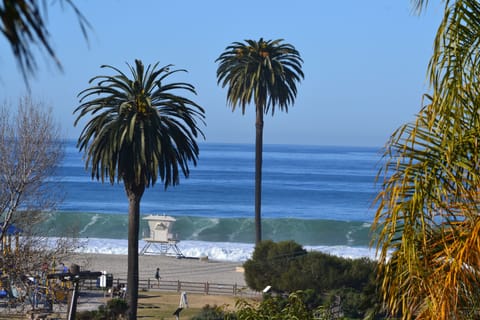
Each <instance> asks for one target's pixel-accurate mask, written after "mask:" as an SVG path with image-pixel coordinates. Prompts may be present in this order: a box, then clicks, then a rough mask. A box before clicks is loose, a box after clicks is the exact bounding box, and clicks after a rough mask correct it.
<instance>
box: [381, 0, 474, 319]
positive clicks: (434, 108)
mask: <svg viewBox="0 0 480 320" xmlns="http://www.w3.org/2000/svg"><path fill="white" fill-rule="evenodd" d="M445 3H446V7H445V15H444V19H443V21H442V23H441V25H440V27H439V29H438V32H437V36H436V39H435V50H434V54H433V57H432V59H431V61H430V70H429V74H430V79H431V83H432V88H433V94H432V96H431V97H429V100H430V101H429V103H428V104H427V105H426V106H425V107H424V109H422V111H421V112H420V113H419V115H418V116H417V121H416V122H415V123H414V124H407V125H405V126H403V127H402V128H400V129H399V130H398V131H397V132H396V133H395V134H394V135H392V138H391V140H390V141H389V143H388V144H387V151H386V153H385V156H386V158H387V163H386V165H385V167H384V169H385V171H384V172H382V173H381V175H382V176H384V181H383V190H382V192H381V193H380V194H379V195H378V198H377V201H378V202H377V203H378V204H379V207H378V210H377V214H376V217H375V224H374V229H375V230H376V231H377V232H378V239H377V240H378V242H377V248H378V250H379V258H380V263H381V265H382V289H383V295H384V298H385V301H386V303H387V306H388V308H389V310H390V311H391V313H392V314H395V315H401V316H402V318H403V319H412V318H415V319H477V318H479V316H480V305H479V302H478V301H480V290H479V288H480V277H479V274H480V273H479V272H480V238H479V237H478V234H479V231H480V218H479V215H478V210H479V204H480V197H479V195H480V194H479V192H480V166H479V164H480V154H479V151H478V150H479V143H480V141H479V140H480V116H479V114H480V103H479V100H478V97H479V91H478V88H479V86H478V78H479V77H478V70H479V68H478V66H479V64H478V62H479V61H480V60H479V58H480V55H479V52H480V51H479V41H478V34H479V33H480V5H479V3H478V2H477V1H446V2H445ZM416 4H417V8H419V9H422V8H423V6H424V5H425V1H420V0H418V1H416Z"/></svg>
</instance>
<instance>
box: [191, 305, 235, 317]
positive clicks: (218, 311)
mask: <svg viewBox="0 0 480 320" xmlns="http://www.w3.org/2000/svg"><path fill="white" fill-rule="evenodd" d="M224 319H229V320H235V319H236V316H235V315H234V314H232V313H229V312H226V311H225V310H224V308H222V307H218V306H216V305H214V306H210V305H208V304H207V305H205V306H204V307H203V308H202V310H201V311H200V313H199V314H197V315H196V316H193V317H192V318H191V320H224Z"/></svg>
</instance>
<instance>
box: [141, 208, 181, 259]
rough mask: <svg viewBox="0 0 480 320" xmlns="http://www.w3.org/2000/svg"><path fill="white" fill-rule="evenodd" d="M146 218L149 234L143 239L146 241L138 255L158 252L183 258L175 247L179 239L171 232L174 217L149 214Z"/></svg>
mask: <svg viewBox="0 0 480 320" xmlns="http://www.w3.org/2000/svg"><path fill="white" fill-rule="evenodd" d="M143 219H144V220H147V222H148V227H149V229H150V235H149V236H148V237H146V238H143V240H144V241H145V242H146V243H145V246H144V247H143V249H142V250H141V251H140V255H147V254H160V255H166V256H176V257H177V258H183V257H184V255H183V254H182V252H181V251H180V249H179V248H178V247H177V243H178V242H179V240H178V239H177V238H176V237H174V236H173V235H172V233H171V230H172V226H173V223H174V222H175V221H176V220H175V218H173V217H170V216H166V215H149V216H146V217H145V218H143Z"/></svg>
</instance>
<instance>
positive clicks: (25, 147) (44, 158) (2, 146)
mask: <svg viewBox="0 0 480 320" xmlns="http://www.w3.org/2000/svg"><path fill="white" fill-rule="evenodd" d="M63 154H64V148H63V143H62V140H61V134H60V127H59V125H58V124H57V123H56V122H55V121H54V119H53V118H52V115H51V110H50V109H48V108H47V107H46V105H45V104H44V103H42V102H35V101H33V100H32V99H31V98H30V97H28V96H25V97H22V98H20V99H19V100H18V104H17V105H16V106H13V105H12V104H11V103H8V102H5V103H3V105H1V106H0V226H1V232H0V239H3V238H4V236H5V234H6V232H7V230H8V228H9V227H10V226H11V225H12V224H13V223H15V225H17V226H18V227H20V228H22V229H30V228H31V227H32V226H34V225H35V224H36V223H37V222H40V221H41V219H42V218H44V217H45V214H46V212H49V211H52V210H53V209H55V207H56V205H57V204H58V203H59V201H60V200H61V199H62V194H61V192H60V189H59V188H58V186H57V185H55V183H54V182H49V181H48V180H49V178H50V177H51V176H52V174H53V173H54V170H55V168H56V167H57V165H58V164H59V163H60V161H61V160H62V158H63Z"/></svg>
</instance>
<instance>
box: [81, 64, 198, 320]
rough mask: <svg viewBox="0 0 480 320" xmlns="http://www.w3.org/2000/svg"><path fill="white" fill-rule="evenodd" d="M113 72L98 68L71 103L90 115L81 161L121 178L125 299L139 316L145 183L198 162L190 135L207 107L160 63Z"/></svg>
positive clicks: (166, 179)
mask: <svg viewBox="0 0 480 320" xmlns="http://www.w3.org/2000/svg"><path fill="white" fill-rule="evenodd" d="M102 68H108V69H111V70H113V71H115V72H116V73H117V74H116V75H113V76H103V75H102V76H97V77H94V78H92V79H91V80H90V83H93V82H97V84H96V85H94V86H93V87H90V88H88V89H85V90H83V91H81V92H80V93H79V97H80V103H81V104H80V106H78V107H77V108H76V109H75V113H78V117H77V119H76V121H75V125H77V124H78V121H79V120H80V119H82V118H84V117H86V116H87V115H91V119H90V120H89V121H88V122H87V124H86V125H85V127H84V129H83V131H82V132H81V135H80V137H79V139H78V143H77V147H78V148H79V149H80V150H81V151H84V152H85V155H86V168H87V169H88V168H89V167H91V174H92V178H95V179H97V180H101V181H102V182H103V181H104V180H105V178H107V179H108V180H109V182H110V183H112V184H113V183H114V182H115V179H117V181H123V183H124V186H125V191H126V193H127V197H128V200H129V212H128V213H129V227H128V279H127V288H128V290H127V302H128V304H129V319H136V311H137V300H138V233H139V225H140V221H139V219H140V218H139V217H140V200H141V198H142V195H143V193H144V191H145V188H146V187H149V186H150V185H151V186H153V185H154V184H155V183H156V182H157V180H158V179H159V178H160V180H161V181H163V183H164V187H165V189H166V188H167V187H168V186H170V185H176V184H178V183H179V181H180V180H179V176H180V170H181V172H182V173H183V175H184V176H185V177H188V175H189V167H188V165H189V163H190V162H192V163H193V164H194V165H196V164H197V159H198V154H199V149H198V145H197V143H196V141H195V139H196V138H197V137H198V136H199V135H200V136H202V137H203V133H202V131H201V130H200V129H199V125H198V122H199V121H200V123H202V124H203V119H204V110H203V109H202V108H201V107H200V106H199V105H198V104H196V103H195V102H193V101H192V100H190V99H188V98H186V97H183V96H180V95H177V93H178V92H182V91H183V92H186V93H190V94H195V89H194V87H193V86H192V85H190V84H188V83H183V82H174V83H168V82H167V78H168V77H169V76H171V75H172V74H173V73H176V72H179V71H184V70H174V71H171V70H170V69H171V66H170V65H167V66H164V67H161V68H159V67H158V63H157V64H155V65H153V66H150V65H149V66H148V67H147V68H146V69H145V68H144V66H143V64H142V62H141V61H139V60H136V61H135V68H133V67H132V66H130V65H129V69H130V72H131V75H132V78H129V77H128V76H127V75H125V74H124V73H123V72H122V71H120V70H119V69H117V68H115V67H112V66H108V65H106V66H102Z"/></svg>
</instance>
